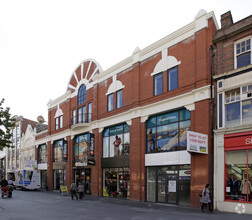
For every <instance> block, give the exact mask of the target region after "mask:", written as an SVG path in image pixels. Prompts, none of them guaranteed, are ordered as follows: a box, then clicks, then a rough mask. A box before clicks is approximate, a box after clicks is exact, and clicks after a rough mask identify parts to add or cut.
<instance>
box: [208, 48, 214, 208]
mask: <svg viewBox="0 0 252 220" xmlns="http://www.w3.org/2000/svg"><path fill="white" fill-rule="evenodd" d="M212 64H213V47H212V45H211V46H210V82H211V83H210V89H211V91H210V105H211V155H210V161H209V173H210V178H209V180H210V182H209V184H210V187H211V199H212V205H213V174H214V170H213V169H214V167H213V159H214V157H213V156H214V155H213V154H214V144H213V123H214V121H213V104H214V103H213V70H212Z"/></svg>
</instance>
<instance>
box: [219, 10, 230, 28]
mask: <svg viewBox="0 0 252 220" xmlns="http://www.w3.org/2000/svg"><path fill="white" fill-rule="evenodd" d="M232 24H233V18H232V14H231V11H228V12H226V13H225V14H223V15H221V29H224V28H227V27H229V26H231V25H232Z"/></svg>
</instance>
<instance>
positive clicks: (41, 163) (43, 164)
mask: <svg viewBox="0 0 252 220" xmlns="http://www.w3.org/2000/svg"><path fill="white" fill-rule="evenodd" d="M38 170H39V171H40V179H41V188H42V189H46V190H48V186H47V145H46V144H41V145H39V146H38Z"/></svg>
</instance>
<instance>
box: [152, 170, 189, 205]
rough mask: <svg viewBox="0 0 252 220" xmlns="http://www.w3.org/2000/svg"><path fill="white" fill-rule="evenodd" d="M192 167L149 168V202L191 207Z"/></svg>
mask: <svg viewBox="0 0 252 220" xmlns="http://www.w3.org/2000/svg"><path fill="white" fill-rule="evenodd" d="M190 169H191V168H190V165H180V166H163V167H147V201H148V202H159V203H169V204H177V205H185V206H190V182H191V171H190Z"/></svg>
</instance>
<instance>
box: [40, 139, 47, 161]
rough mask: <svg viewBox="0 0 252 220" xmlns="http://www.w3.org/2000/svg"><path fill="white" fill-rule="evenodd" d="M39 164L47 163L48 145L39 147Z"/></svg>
mask: <svg viewBox="0 0 252 220" xmlns="http://www.w3.org/2000/svg"><path fill="white" fill-rule="evenodd" d="M38 159H39V161H38V162H39V163H47V146H46V144H42V145H39V147H38Z"/></svg>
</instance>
